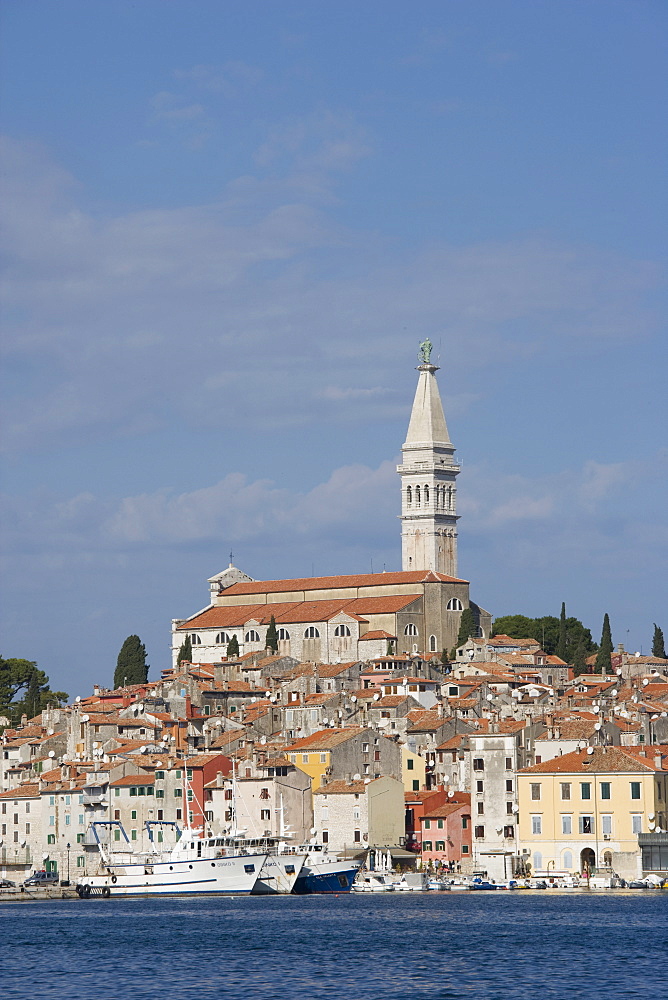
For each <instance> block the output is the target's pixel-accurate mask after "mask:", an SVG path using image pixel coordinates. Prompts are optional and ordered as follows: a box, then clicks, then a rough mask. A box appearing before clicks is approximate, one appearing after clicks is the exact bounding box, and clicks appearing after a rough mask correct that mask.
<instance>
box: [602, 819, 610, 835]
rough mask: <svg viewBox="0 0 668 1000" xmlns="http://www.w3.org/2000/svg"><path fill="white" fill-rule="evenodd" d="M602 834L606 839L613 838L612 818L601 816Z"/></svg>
mask: <svg viewBox="0 0 668 1000" xmlns="http://www.w3.org/2000/svg"><path fill="white" fill-rule="evenodd" d="M601 833H602V834H603V836H604V837H611V836H612V816H607V815H606V816H601Z"/></svg>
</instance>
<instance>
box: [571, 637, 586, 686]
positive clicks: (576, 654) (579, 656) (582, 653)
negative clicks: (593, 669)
mask: <svg viewBox="0 0 668 1000" xmlns="http://www.w3.org/2000/svg"><path fill="white" fill-rule="evenodd" d="M586 659H587V647H586V645H585V642H584V639H580V641H579V642H578V644H577V646H576V647H575V650H574V651H573V656H572V661H573V673H574V674H575V676H576V677H577V676H578V674H584V673H586V672H587V664H586V662H585V661H586Z"/></svg>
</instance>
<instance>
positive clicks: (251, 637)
mask: <svg viewBox="0 0 668 1000" xmlns="http://www.w3.org/2000/svg"><path fill="white" fill-rule="evenodd" d="M244 641H245V642H259V641H260V633H259V632H258V631H257V630H256V629H254V628H249V629H248V631H247V632H246V638H245V640H244Z"/></svg>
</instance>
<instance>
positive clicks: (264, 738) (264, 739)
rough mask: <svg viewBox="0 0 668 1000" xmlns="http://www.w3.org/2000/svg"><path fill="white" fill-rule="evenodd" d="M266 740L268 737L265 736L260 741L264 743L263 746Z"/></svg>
mask: <svg viewBox="0 0 668 1000" xmlns="http://www.w3.org/2000/svg"><path fill="white" fill-rule="evenodd" d="M266 742H267V737H266V736H263V737H262V739H261V740H260V743H261V744H262V746H264V745H265V743H266Z"/></svg>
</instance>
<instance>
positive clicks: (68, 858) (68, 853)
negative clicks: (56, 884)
mask: <svg viewBox="0 0 668 1000" xmlns="http://www.w3.org/2000/svg"><path fill="white" fill-rule="evenodd" d="M65 849H66V850H67V884H68V885H69V884H70V845H69V844H66V845H65Z"/></svg>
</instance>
